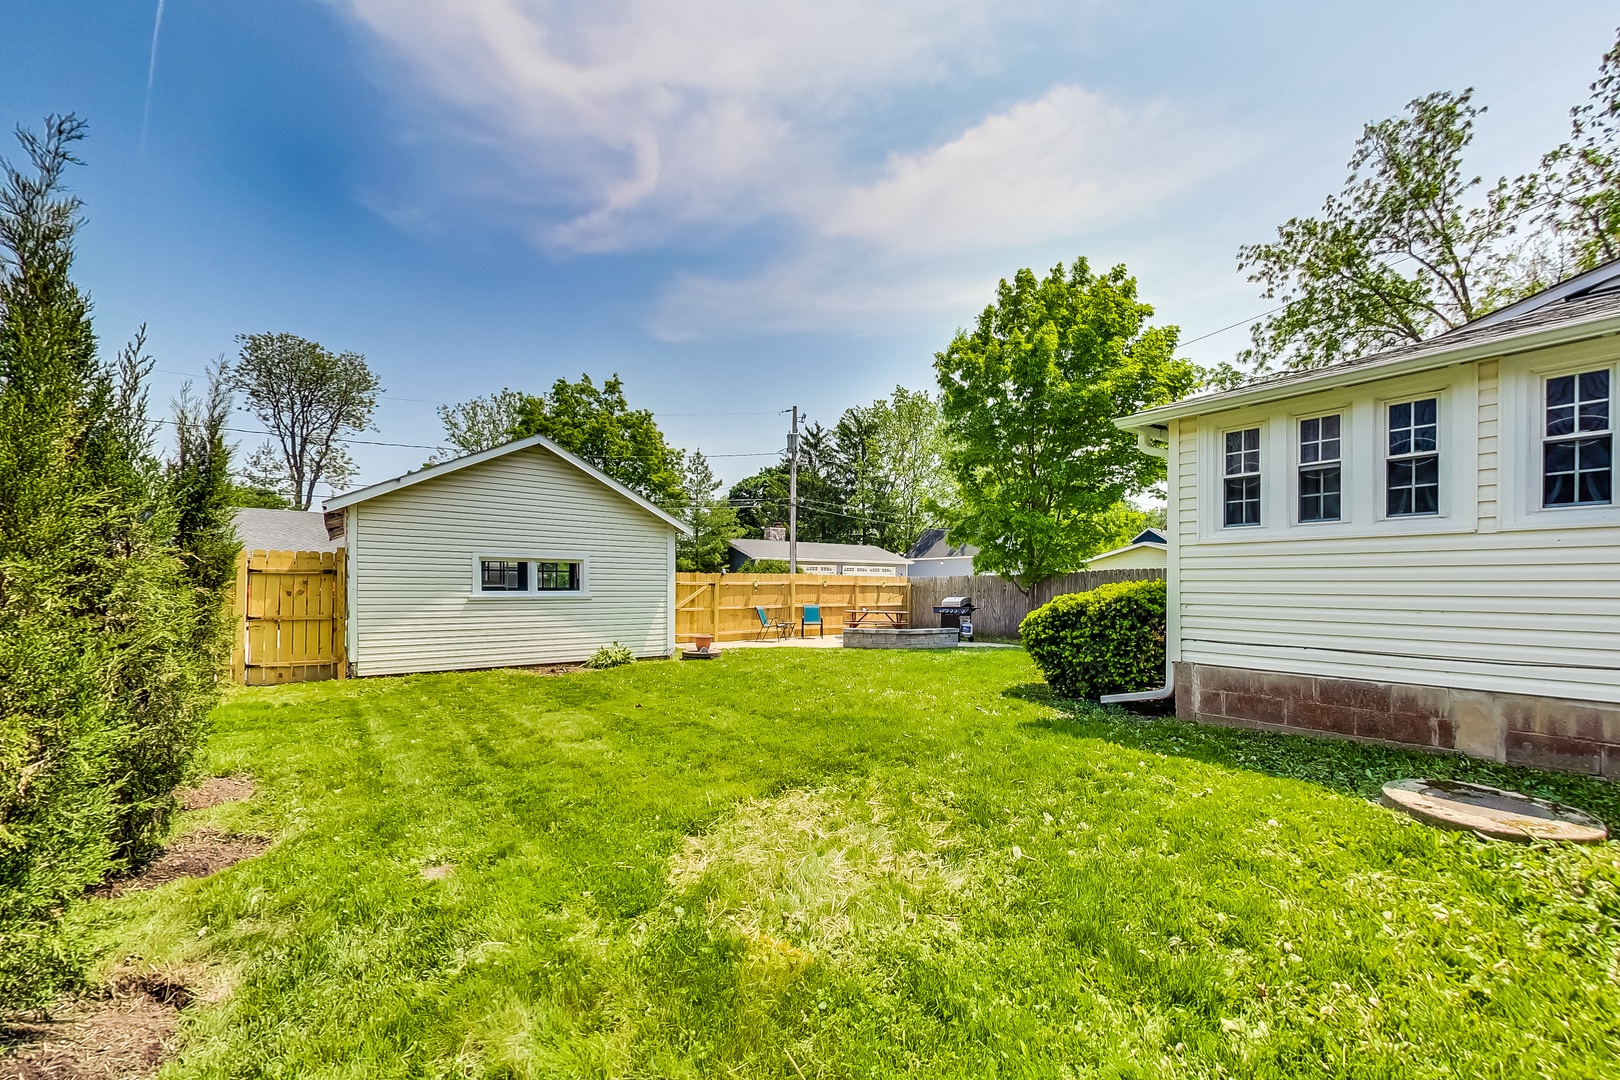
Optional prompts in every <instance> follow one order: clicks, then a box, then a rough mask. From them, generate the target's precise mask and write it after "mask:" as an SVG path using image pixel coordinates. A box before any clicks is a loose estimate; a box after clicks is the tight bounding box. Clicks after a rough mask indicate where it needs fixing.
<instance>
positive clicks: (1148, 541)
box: [1086, 529, 1170, 566]
mask: <svg viewBox="0 0 1620 1080" xmlns="http://www.w3.org/2000/svg"><path fill="white" fill-rule="evenodd" d="M1137 548H1151V549H1152V550H1154V551H1160V550H1163V551H1166V552H1168V551H1169V549H1170V545H1169V544H1167V543H1165V539H1164V537H1162V536H1160V535H1159V534H1158V532H1156V531H1155V530H1153V529H1143V530H1142V531H1141V532H1139V533H1137V534H1136V539H1134V540H1132V541H1131V542H1130V543H1128V544H1126V545H1125V546H1124V547H1117V548H1113V549H1112V550H1109V551H1099V552H1097V554H1095V555H1093V556H1092V557H1091V558H1089V559H1087V560H1086V565H1087V566H1089V565H1091V564H1092V563H1094V562H1096V561H1097V560H1098V559H1108V558H1112V557H1113V556H1115V555H1123V554H1124V553H1125V552H1127V551H1135V550H1136V549H1137Z"/></svg>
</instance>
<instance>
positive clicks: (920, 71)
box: [0, 0, 1620, 482]
mask: <svg viewBox="0 0 1620 1080" xmlns="http://www.w3.org/2000/svg"><path fill="white" fill-rule="evenodd" d="M157 10H158V5H157V3H156V2H155V0H153V2H146V3H143V2H137V0H120V2H118V3H109V2H102V3H90V2H77V0H51V2H49V3H40V2H38V0H31V2H25V0H0V29H3V31H4V32H3V34H0V39H3V40H4V42H5V44H4V45H3V46H0V49H3V52H4V55H5V63H4V64H0V121H3V122H4V123H5V125H6V126H8V127H9V126H14V125H17V124H23V125H29V126H35V127H37V126H38V124H39V122H40V119H41V118H42V117H43V116H44V115H45V114H46V113H47V112H53V111H55V112H67V111H73V112H77V113H79V114H81V115H83V116H85V117H87V118H88V119H89V120H90V123H91V139H90V141H89V143H88V144H87V145H86V146H85V148H84V155H83V156H84V157H85V158H86V160H87V162H88V165H89V167H88V168H86V169H81V170H78V171H77V172H76V173H75V175H74V178H73V183H74V186H75V189H76V190H77V192H78V193H79V194H80V195H81V196H82V197H83V198H84V199H85V201H86V204H87V207H86V214H87V217H88V220H89V223H88V226H87V227H86V229H85V231H84V232H83V234H82V239H81V244H80V254H79V262H78V276H79V279H80V282H81V284H82V285H84V286H85V287H86V288H87V289H88V290H89V291H90V293H91V294H92V296H93V299H94V301H95V304H96V312H97V328H98V331H99V332H100V333H101V335H102V337H103V340H104V342H105V343H106V346H107V347H108V348H109V349H110V348H111V347H113V346H115V345H116V344H117V343H119V342H121V341H122V340H124V339H125V338H127V337H128V336H129V334H130V333H131V332H132V331H133V330H134V328H135V327H136V326H137V325H138V324H140V323H142V322H145V323H146V324H147V325H148V327H149V331H150V343H151V348H152V351H153V353H154V354H155V356H156V357H157V362H158V367H159V368H160V369H162V370H161V371H160V372H159V374H158V375H157V376H156V379H155V384H154V390H155V396H156V397H157V399H158V400H159V401H160V402H166V401H167V399H168V397H169V396H170V395H171V394H172V393H173V392H174V391H175V390H177V389H178V387H179V384H180V382H181V381H182V379H183V378H184V376H185V374H186V373H196V372H200V371H201V370H202V368H203V365H204V364H205V363H207V362H208V361H209V360H210V359H211V358H213V357H215V356H218V355H219V354H221V353H230V352H232V351H233V348H234V344H233V339H234V337H235V335H236V334H238V333H244V332H250V331H261V330H278V331H281V330H284V331H290V332H294V333H298V334H302V335H304V336H306V337H311V338H314V339H316V340H319V341H321V342H323V343H325V344H327V345H329V346H331V347H333V348H339V349H353V350H356V351H359V352H362V353H365V354H366V356H367V357H368V359H369V360H370V362H371V363H372V365H373V367H374V368H375V369H376V370H377V371H378V372H379V374H380V375H381V378H382V382H383V386H384V387H385V389H386V391H387V392H386V394H385V395H384V397H383V404H382V406H381V408H380V409H379V411H378V415H377V426H378V429H379V430H378V431H377V432H375V433H372V434H370V435H368V436H366V437H367V438H368V439H371V440H373V441H376V442H381V443H404V444H414V445H410V446H381V445H378V446H371V445H365V446H357V447H356V448H355V456H356V458H357V460H358V461H359V463H360V465H361V467H362V479H363V480H364V481H366V482H371V481H375V480H380V479H384V478H386V477H388V476H391V475H394V474H396V473H398V472H401V471H404V470H405V469H408V468H412V467H415V466H416V465H418V464H420V463H421V461H422V459H423V458H424V457H425V456H426V455H427V452H428V451H426V450H423V449H418V448H416V446H432V445H436V444H437V443H438V442H439V440H440V438H441V434H442V433H441V431H440V428H439V424H438V420H437V418H436V416H435V415H434V404H436V403H439V402H454V401H458V400H463V399H465V398H468V397H472V396H475V395H478V394H482V393H487V392H490V391H493V390H498V389H500V388H501V387H503V386H512V387H515V388H521V389H530V390H541V389H544V388H545V387H547V386H549V385H550V383H551V382H552V381H553V380H554V379H555V378H557V377H558V376H563V375H566V376H569V377H577V376H578V375H579V373H581V372H589V373H591V374H592V375H593V376H606V375H608V374H610V373H612V372H615V371H617V372H619V373H620V374H621V375H623V377H624V379H625V382H626V384H627V388H628V391H629V394H630V396H631V400H632V401H633V402H634V403H635V404H638V405H645V406H647V407H650V408H652V409H653V410H654V411H655V412H656V413H657V414H658V416H659V418H660V422H661V423H662V425H663V427H664V429H665V431H666V432H667V433H668V434H669V436H670V437H671V439H672V441H674V442H676V443H677V444H679V445H682V446H685V447H688V448H694V447H701V448H702V449H703V450H704V451H705V453H708V454H711V455H714V462H715V464H716V465H717V466H718V471H719V472H720V473H721V474H722V475H723V476H724V477H725V478H726V479H727V480H736V479H738V478H740V477H742V476H744V475H746V474H747V473H749V472H751V471H753V469H755V468H756V467H758V466H760V465H762V464H766V463H768V462H769V460H770V457H769V456H754V457H749V456H722V455H748V454H764V455H769V454H770V452H771V451H772V450H773V449H774V448H776V447H779V446H780V445H781V444H782V432H783V431H784V430H785V424H786V420H785V418H783V417H780V416H778V415H777V414H778V411H779V410H782V409H785V408H786V407H787V406H789V405H791V404H795V403H797V404H798V405H800V406H801V407H802V408H804V409H806V410H807V411H808V412H809V414H810V415H811V416H812V417H814V418H816V419H820V420H823V421H829V420H832V419H835V418H836V416H837V414H838V413H839V412H840V411H842V410H843V409H844V408H845V407H846V406H848V405H852V404H859V403H862V402H866V401H870V400H872V399H873V398H875V397H877V396H880V395H882V394H884V393H886V392H887V391H888V390H889V389H891V388H892V387H893V386H894V385H896V384H903V385H906V386H910V387H923V386H931V385H932V372H931V363H932V356H933V353H934V352H935V351H937V350H939V349H941V348H943V347H944V345H945V344H946V343H947V342H948V341H949V339H950V336H951V334H952V332H953V330H954V329H955V328H956V327H958V326H964V325H967V324H968V323H970V322H971V320H972V319H973V318H974V316H975V315H976V313H977V312H978V310H979V309H980V308H981V307H982V306H983V305H984V304H985V303H986V302H987V301H988V299H989V298H990V295H991V289H992V288H993V286H994V283H995V281H996V279H997V278H999V277H1002V276H1006V275H1009V274H1011V273H1012V272H1013V271H1014V270H1016V269H1017V268H1019V267H1021V266H1034V267H1037V268H1045V267H1048V266H1050V265H1051V264H1053V263H1054V262H1057V261H1068V260H1069V259H1072V258H1073V257H1074V256H1076V255H1082V254H1083V255H1086V256H1088V257H1089V258H1090V259H1091V260H1092V261H1093V263H1095V264H1099V265H1111V264H1113V263H1116V262H1121V261H1123V262H1124V263H1125V264H1126V265H1127V266H1129V267H1130V269H1131V270H1132V272H1134V273H1135V274H1136V275H1137V276H1138V278H1139V279H1140V282H1141V285H1142V290H1143V293H1144V295H1145V297H1146V298H1147V299H1148V300H1150V301H1151V302H1152V303H1153V304H1154V305H1155V306H1156V308H1157V310H1158V317H1159V320H1160V321H1163V322H1171V323H1176V324H1178V325H1179V326H1181V328H1182V333H1183V339H1184V340H1185V339H1191V338H1202V340H1198V341H1193V342H1190V343H1189V344H1188V345H1187V346H1186V348H1185V349H1184V352H1185V354H1186V355H1188V356H1191V357H1192V358H1194V359H1197V360H1199V361H1201V362H1205V363H1210V362H1214V361H1216V360H1220V359H1226V358H1229V357H1230V356H1231V354H1232V353H1233V352H1234V351H1236V350H1237V349H1238V348H1240V347H1241V346H1242V345H1243V344H1244V342H1245V338H1246V333H1245V330H1244V329H1242V328H1241V327H1240V328H1238V329H1235V330H1229V331H1226V332H1224V333H1218V334H1213V335H1212V336H1205V335H1210V334H1211V332H1212V331H1216V330H1219V329H1220V328H1221V327H1224V326H1226V325H1228V324H1230V323H1234V322H1239V321H1247V320H1249V319H1250V318H1251V317H1252V316H1254V315H1256V314H1258V313H1259V312H1261V311H1263V310H1264V309H1265V307H1266V306H1267V305H1266V304H1265V303H1264V302H1263V301H1261V300H1260V299H1259V298H1258V294H1257V292H1256V290H1255V288H1254V286H1252V285H1250V284H1248V283H1247V282H1245V281H1244V280H1243V278H1242V277H1241V275H1239V274H1238V273H1237V271H1236V264H1235V258H1234V256H1235V252H1236V249H1237V247H1238V245H1239V244H1242V243H1246V242H1252V241H1256V240H1261V239H1264V238H1266V237H1267V236H1269V235H1270V234H1271V231H1272V230H1273V229H1274V228H1275V226H1276V225H1277V224H1278V223H1279V222H1281V221H1283V220H1284V219H1286V218H1287V217H1288V216H1290V215H1292V214H1301V213H1310V212H1312V211H1313V210H1315V209H1316V208H1317V207H1318V206H1319V205H1320V203H1321V200H1322V198H1323V197H1324V196H1325V195H1327V194H1328V193H1329V192H1330V191H1332V190H1335V189H1337V187H1338V186H1339V184H1340V183H1341V181H1342V179H1343V171H1344V162H1345V160H1346V158H1347V157H1348V156H1349V153H1350V149H1351V144H1352V143H1353V141H1354V139H1355V137H1356V135H1357V134H1358V133H1359V131H1360V126H1361V124H1362V123H1363V122H1365V121H1368V120H1373V119H1379V118H1382V117H1385V116H1390V115H1393V114H1395V113H1396V112H1398V111H1399V110H1400V109H1401V107H1402V106H1403V105H1404V103H1405V102H1406V101H1408V100H1409V99H1411V98H1413V97H1416V96H1418V95H1420V94H1423V93H1426V92H1428V91H1431V90H1437V89H1460V88H1462V87H1465V86H1474V87H1475V88H1476V89H1477V92H1478V97H1479V100H1481V101H1482V102H1484V103H1485V104H1487V105H1488V106H1489V108H1490V112H1489V113H1488V114H1487V116H1486V117H1485V118H1484V120H1483V121H1482V123H1481V126H1480V131H1479V134H1478V137H1477V139H1476V142H1475V148H1474V154H1473V159H1472V161H1473V165H1474V167H1475V168H1476V169H1477V170H1478V171H1480V172H1482V173H1484V174H1485V175H1486V176H1487V178H1492V177H1494V176H1496V175H1499V174H1501V173H1518V172H1520V171H1523V170H1525V169H1527V168H1529V167H1530V166H1531V165H1533V163H1534V161H1535V160H1536V158H1537V157H1538V156H1539V155H1540V153H1541V152H1542V151H1543V150H1545V149H1548V148H1550V147H1551V146H1553V145H1555V144H1556V143H1558V142H1559V141H1561V140H1562V139H1563V138H1564V136H1565V132H1566V130H1567V119H1566V115H1567V111H1568V109H1569V107H1570V106H1571V105H1574V104H1576V103H1577V102H1579V101H1581V100H1584V98H1585V96H1586V86H1587V84H1588V83H1589V82H1590V81H1591V79H1592V77H1593V74H1594V72H1595V69H1596V65H1597V60H1598V57H1599V55H1600V54H1601V53H1602V52H1603V51H1604V49H1606V48H1607V47H1608V45H1609V44H1610V43H1611V42H1612V41H1613V40H1614V32H1615V24H1616V22H1617V21H1620V20H1617V17H1616V14H1615V10H1614V8H1613V6H1612V5H1611V4H1604V3H1595V2H1594V3H1586V2H1579V0H1566V2H1563V3H1559V4H1556V5H1552V4H1549V5H1537V6H1536V7H1535V8H1533V9H1531V8H1528V7H1527V6H1525V5H1522V4H1518V5H1514V4H1505V3H1500V4H1492V3H1480V2H1474V3H1446V2H1430V3H1413V2H1411V0H1405V2H1400V3H1390V2H1381V0H1369V2H1363V3H1359V4H1355V5H1348V4H1345V5H1336V6H1334V7H1332V8H1330V7H1329V6H1327V5H1320V4H1297V3H1296V4H1283V3H1274V4H1265V3H1252V4H1243V5H1212V4H1197V3H1154V2H1139V3H1131V4H1105V3H1065V4H1050V5H1049V4H1041V3H1025V4H1020V5H1008V4H1005V3H989V2H979V0H933V2H930V3H913V2H910V0H885V2H884V3H881V4H879V3H850V2H846V0H815V2H802V3H801V2H798V0H782V2H779V3H774V4H757V3H748V2H744V0H707V2H695V3H686V4H678V5H677V4H671V3H667V2H663V3H661V2H657V0H646V2H641V0H596V2H591V3H581V2H572V0H553V2H544V0H454V2H452V0H331V2H326V3H316V2H307V0H284V2H279V3H275V4H243V3H229V4H223V3H218V2H204V0H167V2H166V3H165V4H164V7H163V18H162V24H161V32H160V33H159V35H158V41H157V50H156V63H155V66H152V67H150V68H149V61H150V59H151V55H152V54H151V47H152V37H153V27H154V21H155V16H156V14H157ZM1532 11H1533V15H1532V14H1529V13H1530V12H1532ZM149 71H150V73H151V74H152V79H151V93H150V98H149V99H148V94H147V90H148V74H149ZM143 121H144V138H143ZM3 152H4V153H5V154H6V155H7V156H13V155H14V144H8V145H7V146H6V147H5V149H4V151H3ZM242 426H244V427H247V426H251V422H250V421H249V420H247V418H245V417H244V418H243V421H242ZM244 439H245V442H246V443H247V444H251V443H253V442H255V441H257V440H255V439H254V438H253V437H251V436H246V437H244ZM244 449H246V447H244Z"/></svg>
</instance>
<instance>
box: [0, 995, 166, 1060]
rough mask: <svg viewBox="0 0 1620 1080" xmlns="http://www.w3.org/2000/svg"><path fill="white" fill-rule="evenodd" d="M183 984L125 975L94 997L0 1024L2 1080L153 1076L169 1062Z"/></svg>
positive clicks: (78, 999) (74, 1000)
mask: <svg viewBox="0 0 1620 1080" xmlns="http://www.w3.org/2000/svg"><path fill="white" fill-rule="evenodd" d="M190 1001H191V994H190V992H189V991H188V990H187V989H186V988H185V987H184V986H183V985H181V984H179V983H176V982H171V981H169V980H166V979H163V978H160V977H157V976H153V975H141V976H124V977H121V978H117V979H115V980H114V981H113V984H112V986H111V987H109V988H108V989H107V990H106V992H105V993H104V994H103V995H101V996H99V997H86V998H77V999H73V1000H71V1001H69V1002H67V1003H66V1004H64V1005H63V1006H62V1007H61V1008H59V1009H58V1010H56V1012H54V1013H52V1014H50V1015H49V1016H45V1015H35V1016H31V1017H28V1018H24V1019H18V1020H12V1021H8V1022H5V1023H0V1078H3V1080H92V1078H94V1080H104V1078H112V1077H119V1078H128V1077H142V1076H150V1075H152V1074H153V1073H155V1072H157V1070H158V1068H159V1067H160V1066H162V1064H163V1062H164V1059H165V1058H167V1057H168V1054H169V1051H170V1049H171V1044H172V1041H173V1038H174V1033H175V1029H176V1028H177V1027H178V1026H179V1022H180V1010H181V1009H183V1008H185V1006H186V1005H187V1004H188V1003H189V1002H190Z"/></svg>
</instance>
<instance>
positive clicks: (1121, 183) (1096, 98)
mask: <svg viewBox="0 0 1620 1080" xmlns="http://www.w3.org/2000/svg"><path fill="white" fill-rule="evenodd" d="M1229 149H1230V148H1229V147H1223V146H1222V145H1221V144H1219V143H1217V142H1215V141H1214V140H1212V139H1211V138H1210V137H1209V136H1207V135H1200V134H1199V133H1198V132H1196V131H1194V130H1191V129H1190V127H1189V125H1187V124H1186V123H1185V122H1184V121H1182V120H1181V119H1180V118H1178V117H1176V116H1175V115H1174V114H1173V113H1172V112H1171V111H1170V110H1169V109H1168V108H1166V107H1165V106H1164V105H1162V104H1152V105H1147V106H1143V107H1126V106H1123V105H1120V104H1118V103H1115V102H1112V101H1110V100H1109V99H1107V98H1106V97H1104V96H1103V95H1101V94H1097V93H1093V92H1090V91H1087V90H1084V89H1082V88H1080V87H1078V86H1055V87H1053V88H1052V89H1050V90H1049V91H1047V92H1046V94H1044V95H1043V96H1041V97H1040V98H1037V99H1036V100H1034V101H1025V102H1019V103H1018V104H1016V105H1014V106H1012V107H1011V108H1009V109H1007V110H1006V111H1004V112H1000V113H996V114H995V115H992V116H987V117H985V118H984V119H983V120H982V121H980V122H979V123H978V124H976V125H974V126H973V127H971V128H969V129H968V130H967V131H964V132H963V133H962V134H961V135H960V136H958V137H956V138H954V139H952V140H950V141H949V142H946V143H944V144H943V145H940V146H937V147H934V148H932V149H929V150H927V151H924V152H922V153H920V154H911V155H895V156H893V157H891V158H890V160H889V162H888V164H887V167H886V168H885V169H884V175H883V177H882V179H880V180H878V181H876V182H875V183H872V184H869V185H865V186H861V187H855V188H852V189H850V190H848V191H846V192H845V193H843V194H842V196H841V197H840V198H839V200H838V202H837V203H836V204H835V205H834V206H833V208H832V211H831V213H830V214H829V215H828V217H827V219H826V221H825V222H824V223H823V229H824V230H825V231H826V232H827V233H828V234H829V235H833V236H857V237H861V238H863V239H865V240H868V241H870V242H872V243H874V244H877V245H879V246H881V247H882V248H884V249H886V250H888V251H892V252H899V253H906V254H913V255H919V254H930V253H935V252H947V251H969V250H982V249H986V248H1004V247H1013V246H1018V245H1023V244H1027V243H1030V242H1033V241H1036V240H1039V239H1041V238H1043V237H1052V236H1069V235H1073V234H1074V233H1076V232H1078V231H1079V230H1081V229H1084V228H1086V227H1088V226H1097V225H1103V224H1107V223H1108V222H1109V221H1110V220H1117V219H1118V218H1120V217H1121V216H1124V215H1127V214H1131V213H1134V212H1137V211H1140V210H1143V209H1145V208H1147V207H1150V206H1152V205H1153V204H1154V203H1156V202H1158V201H1159V200H1161V199H1163V198H1164V197H1166V196H1168V195H1172V194H1174V193H1176V192H1177V191H1180V190H1183V189H1185V188H1186V187H1187V186H1188V185H1189V184H1191V183H1192V182H1193V181H1195V180H1196V179H1198V178H1199V177H1200V176H1202V175H1205V174H1207V173H1208V172H1209V171H1210V170H1211V169H1212V168H1215V167H1218V165H1219V164H1220V163H1221V161H1222V159H1223V158H1225V157H1226V156H1227V151H1228V150H1229Z"/></svg>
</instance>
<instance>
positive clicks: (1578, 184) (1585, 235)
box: [1532, 40, 1620, 277]
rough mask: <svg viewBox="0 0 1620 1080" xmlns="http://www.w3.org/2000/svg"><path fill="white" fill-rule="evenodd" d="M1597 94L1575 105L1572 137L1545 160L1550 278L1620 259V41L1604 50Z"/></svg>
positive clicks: (1540, 188) (1543, 220)
mask: <svg viewBox="0 0 1620 1080" xmlns="http://www.w3.org/2000/svg"><path fill="white" fill-rule="evenodd" d="M1591 91H1592V96H1591V97H1590V99H1588V100H1587V101H1586V102H1585V103H1584V104H1581V105H1577V106H1576V107H1575V108H1573V109H1571V110H1570V139H1569V141H1568V142H1566V143H1564V144H1563V145H1562V146H1560V147H1558V149H1556V150H1553V151H1552V152H1551V153H1549V154H1547V155H1546V156H1545V157H1543V158H1542V159H1541V173H1540V175H1539V176H1538V177H1536V178H1535V187H1534V188H1533V189H1532V190H1533V191H1534V193H1535V194H1536V195H1537V196H1538V197H1539V200H1540V205H1541V206H1542V213H1541V214H1540V216H1539V217H1538V218H1537V222H1538V223H1539V224H1541V225H1543V226H1544V227H1546V228H1548V229H1550V230H1551V232H1552V235H1553V237H1554V255H1553V257H1552V259H1551V261H1552V262H1553V264H1554V265H1553V269H1552V272H1551V273H1549V274H1548V275H1547V276H1548V277H1555V276H1562V275H1563V274H1564V273H1569V272H1576V271H1581V270H1590V269H1592V268H1593V267H1594V266H1597V265H1599V264H1601V263H1605V262H1608V261H1609V260H1611V259H1616V258H1620V40H1617V41H1616V43H1615V44H1614V45H1613V46H1612V47H1611V48H1610V49H1609V51H1608V52H1606V53H1604V54H1603V59H1602V62H1601V63H1600V64H1599V66H1598V77H1597V80H1596V81H1595V82H1593V83H1592V85H1591Z"/></svg>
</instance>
